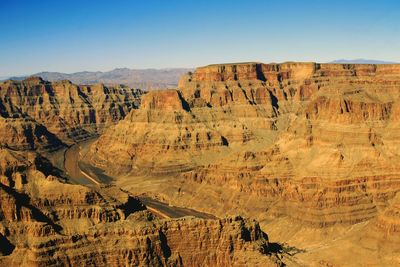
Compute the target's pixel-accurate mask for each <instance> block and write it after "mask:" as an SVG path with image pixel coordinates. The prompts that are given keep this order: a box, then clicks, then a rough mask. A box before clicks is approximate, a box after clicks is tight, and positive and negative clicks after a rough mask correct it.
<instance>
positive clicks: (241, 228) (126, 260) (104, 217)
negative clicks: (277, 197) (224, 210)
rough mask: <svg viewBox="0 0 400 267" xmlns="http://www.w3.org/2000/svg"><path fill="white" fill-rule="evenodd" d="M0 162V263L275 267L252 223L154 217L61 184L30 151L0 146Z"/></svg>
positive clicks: (131, 200)
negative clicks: (255, 265)
mask: <svg viewBox="0 0 400 267" xmlns="http://www.w3.org/2000/svg"><path fill="white" fill-rule="evenodd" d="M0 163H1V165H0V244H1V246H0V265H2V266H6V265H7V266H50V265H57V266H64V265H65V266H82V265H96V266H99V265H106V266H126V265H135V266H138V265H139V266H199V265H209V266H211V265H214V266H215V265H219V266H232V265H235V264H236V265H240V264H244V265H253V264H258V265H262V266H277V265H279V264H280V261H279V259H278V258H276V256H273V255H272V254H271V255H267V254H268V253H269V252H270V251H269V245H268V239H267V236H266V234H265V233H263V232H262V231H261V229H260V227H259V225H258V223H256V222H255V221H250V220H245V219H243V218H241V217H233V218H226V219H221V220H202V219H196V218H190V217H189V218H183V219H175V220H172V219H171V220H170V219H168V220H160V219H156V218H155V217H154V216H153V215H152V214H151V213H150V212H148V211H147V210H146V207H145V206H144V205H143V204H142V203H141V202H140V201H139V200H138V199H137V198H136V197H134V196H132V195H130V194H129V193H126V192H123V191H121V190H120V189H118V188H115V187H112V186H111V187H110V186H107V187H101V188H98V189H96V190H94V189H90V188H87V187H84V186H80V185H71V184H67V183H65V181H63V180H62V179H60V178H58V176H57V174H56V173H53V172H52V173H47V171H48V170H54V168H51V166H48V165H47V164H49V163H48V162H46V160H45V159H44V158H41V157H40V156H38V155H37V154H36V153H34V152H23V153H21V152H15V151H11V150H8V149H1V150H0ZM241 266H243V265H241Z"/></svg>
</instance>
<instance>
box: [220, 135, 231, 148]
mask: <svg viewBox="0 0 400 267" xmlns="http://www.w3.org/2000/svg"><path fill="white" fill-rule="evenodd" d="M221 141H222V145H223V146H229V142H228V139H226V138H225V137H224V136H221Z"/></svg>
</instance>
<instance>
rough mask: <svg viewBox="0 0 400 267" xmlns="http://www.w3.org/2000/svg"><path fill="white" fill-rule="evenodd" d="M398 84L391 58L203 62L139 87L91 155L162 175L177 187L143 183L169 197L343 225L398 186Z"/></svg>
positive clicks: (380, 204)
mask: <svg viewBox="0 0 400 267" xmlns="http://www.w3.org/2000/svg"><path fill="white" fill-rule="evenodd" d="M399 88H400V66H399V65H353V64H317V63H283V64H262V63H242V64H225V65H210V66H206V67H201V68H198V69H197V70H196V71H195V72H194V73H190V74H188V75H186V76H184V77H182V78H181V80H180V82H179V88H178V89H177V90H170V91H158V92H152V94H149V95H146V96H145V97H143V104H142V106H141V108H140V109H138V110H133V111H132V112H131V113H130V114H129V115H128V116H127V117H126V118H125V119H124V120H122V121H121V122H120V123H118V124H117V125H116V126H115V127H113V128H111V129H110V130H108V131H106V132H105V133H104V134H103V135H102V136H101V137H100V138H99V140H98V141H97V142H96V143H95V144H94V145H93V146H92V148H91V154H90V157H91V161H92V163H94V164H97V165H98V166H99V167H103V168H105V166H109V163H110V162H111V161H112V162H113V164H114V165H113V167H111V168H107V170H108V171H109V172H110V173H117V174H118V173H121V172H122V173H124V174H127V173H130V175H131V177H135V176H143V175H147V176H148V177H149V179H151V177H152V176H154V175H156V176H160V175H165V174H168V176H169V178H168V177H166V178H165V179H166V180H168V181H170V183H175V184H176V185H177V186H172V185H171V186H170V187H169V189H165V188H163V187H161V186H160V187H157V186H155V189H154V188H153V189H151V190H152V191H154V193H156V194H157V193H158V194H161V195H162V197H164V198H167V199H168V200H169V201H171V202H174V203H176V204H184V203H188V202H187V201H190V203H191V205H192V206H194V207H196V206H197V207H198V208H201V209H205V210H207V211H209V212H217V213H218V214H221V215H222V214H224V213H226V212H227V211H229V210H237V209H239V210H241V211H242V212H243V213H244V214H247V215H251V216H256V217H258V218H259V219H266V218H268V217H271V216H272V217H281V216H288V217H290V218H292V219H293V220H295V221H300V222H302V223H306V224H309V225H312V226H319V227H325V226H331V225H335V224H344V225H351V224H355V223H359V222H363V221H368V220H371V219H373V218H376V217H377V216H378V215H379V214H380V213H381V212H383V211H384V209H385V208H386V207H387V206H388V203H389V202H390V200H391V199H392V198H393V197H394V196H395V194H396V193H397V192H398V191H399V190H400V165H399V164H398V162H399V161H398V159H399V158H400V154H399V151H400V146H399V145H400V143H399V141H398V138H397V137H398V136H399V134H400V120H399V119H400V117H399V116H398V113H399V112H398V111H399V107H400V99H399V97H400V89H399ZM115 155H118V157H115ZM171 177H174V178H171ZM136 180H137V179H136ZM132 181H135V179H134V178H132ZM121 183H122V184H124V185H127V186H129V179H128V178H124V179H123V180H121ZM178 187H179V188H178ZM146 188H147V189H148V187H146ZM196 188H197V189H196ZM177 191H178V192H179V193H178V194H176V192H177ZM206 192H209V193H207V194H210V195H211V196H212V197H211V196H208V198H210V197H211V198H212V201H210V203H212V204H209V205H207V202H206V201H205V197H204V194H206ZM224 195H226V196H231V197H233V196H234V198H235V199H236V201H235V202H232V201H230V200H229V199H225V196H224ZM230 199H232V198H230ZM255 199H258V200H259V202H255V201H254V200H255ZM246 203H247V204H246Z"/></svg>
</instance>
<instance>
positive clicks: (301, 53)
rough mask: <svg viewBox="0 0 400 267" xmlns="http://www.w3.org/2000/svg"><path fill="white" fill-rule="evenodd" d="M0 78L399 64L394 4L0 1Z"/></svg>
mask: <svg viewBox="0 0 400 267" xmlns="http://www.w3.org/2000/svg"><path fill="white" fill-rule="evenodd" d="M0 12H1V13H0V76H7V75H21V74H32V73H36V72H40V71H60V72H75V71H82V70H91V71H95V70H101V71H105V70H111V69H113V68H116V67H129V68H164V67H195V66H200V65H207V64H211V63H222V62H238V61H262V62H282V61H289V60H290V61H292V60H293V61H318V62H327V61H331V60H334V59H339V58H351V59H353V58H368V59H379V60H388V61H400V1H383V0H380V1H378V0H375V1H368V0H364V1H362V0H359V1H357V0H353V1H351V0H347V1H338V0H334V1H333V0H331V1H328V0H326V1H324V0H319V1H312V0H309V1H307V0H303V1H302V0H297V1H291V0H284V1H277V0H275V1H268V0H261V1H244V0H242V1H240V0H226V1H223V0H213V1H212V0H209V1H206V0H197V1H194V0H193V1H190V0H187V1H183V0H176V1H174V0H168V1H167V0H164V1H162V0H160V1H155V0H154V1H153V0H142V1H139V0H138V1H118V0H109V1H101V0H93V1H90V0H82V1H74V0H64V1H62V0H37V1H34V0H31V1H19V0H0Z"/></svg>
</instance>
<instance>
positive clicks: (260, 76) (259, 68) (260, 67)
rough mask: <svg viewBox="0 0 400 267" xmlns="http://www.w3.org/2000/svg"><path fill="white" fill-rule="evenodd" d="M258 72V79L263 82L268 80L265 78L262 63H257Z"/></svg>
mask: <svg viewBox="0 0 400 267" xmlns="http://www.w3.org/2000/svg"><path fill="white" fill-rule="evenodd" d="M256 73H257V80H260V81H263V82H265V81H266V80H267V79H265V76H264V73H263V71H262V65H261V64H256Z"/></svg>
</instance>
